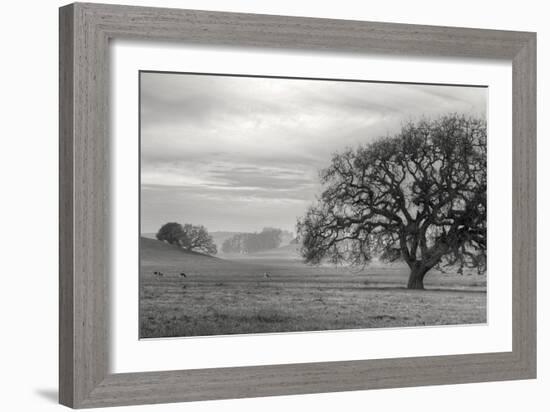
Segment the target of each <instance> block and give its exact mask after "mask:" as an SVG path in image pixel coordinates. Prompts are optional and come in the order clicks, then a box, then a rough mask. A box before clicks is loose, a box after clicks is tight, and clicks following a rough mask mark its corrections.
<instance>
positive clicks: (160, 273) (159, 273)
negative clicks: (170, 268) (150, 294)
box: [155, 272, 164, 276]
mask: <svg viewBox="0 0 550 412" xmlns="http://www.w3.org/2000/svg"><path fill="white" fill-rule="evenodd" d="M155 275H157V276H164V273H162V272H155Z"/></svg>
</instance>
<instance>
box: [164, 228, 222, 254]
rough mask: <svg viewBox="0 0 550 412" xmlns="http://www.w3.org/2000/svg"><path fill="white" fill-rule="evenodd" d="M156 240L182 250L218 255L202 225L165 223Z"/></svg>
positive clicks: (210, 237)
mask: <svg viewBox="0 0 550 412" xmlns="http://www.w3.org/2000/svg"><path fill="white" fill-rule="evenodd" d="M156 237H157V239H158V240H160V241H162V242H167V243H170V244H171V245H176V246H179V247H181V248H182V249H185V250H189V251H195V252H202V253H206V254H209V255H215V254H216V253H218V250H217V248H216V244H215V243H214V240H213V239H212V236H210V235H209V234H208V231H207V230H206V228H205V227H204V226H202V225H192V224H190V223H185V224H184V225H181V224H180V223H177V222H170V223H165V224H164V225H162V227H161V228H160V229H159V231H158V232H157V234H156Z"/></svg>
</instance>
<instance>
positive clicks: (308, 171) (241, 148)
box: [141, 73, 487, 233]
mask: <svg viewBox="0 0 550 412" xmlns="http://www.w3.org/2000/svg"><path fill="white" fill-rule="evenodd" d="M486 92H487V90H486V89H484V88H475V87H452V86H427V85H411V84H380V83H366V82H361V83H357V82H343V81H320V80H295V79H269V78H250V77H229V76H208V75H189V74H168V73H142V74H141V231H142V233H148V232H156V231H157V230H158V228H159V227H160V226H161V225H162V224H163V223H166V222H170V221H176V222H180V223H193V224H202V225H204V226H206V227H207V228H208V230H209V231H219V230H224V231H225V230H226V231H237V232H238V231H242V232H254V231H259V230H261V229H262V228H263V227H265V226H271V227H279V228H282V229H286V230H291V231H295V223H296V219H297V218H298V217H300V216H302V215H303V213H304V211H305V209H306V208H307V206H308V205H310V204H311V203H312V202H313V201H314V199H315V197H316V195H317V194H319V192H320V189H321V188H320V186H319V179H318V171H319V169H321V168H324V167H326V166H328V164H329V161H330V158H331V154H332V153H334V152H336V151H342V150H343V149H344V148H346V147H348V146H352V147H353V146H356V145H357V144H361V143H367V142H369V141H372V139H375V138H377V137H380V136H386V135H388V134H389V135H391V134H392V133H395V132H398V131H399V129H400V128H401V125H402V124H403V123H405V122H407V121H410V120H412V121H414V120H418V119H419V118H421V117H427V118H433V117H437V116H439V115H441V114H447V113H450V112H457V113H461V114H462V113H463V114H467V115H474V116H483V117H484V116H485V113H486V103H487V101H486Z"/></svg>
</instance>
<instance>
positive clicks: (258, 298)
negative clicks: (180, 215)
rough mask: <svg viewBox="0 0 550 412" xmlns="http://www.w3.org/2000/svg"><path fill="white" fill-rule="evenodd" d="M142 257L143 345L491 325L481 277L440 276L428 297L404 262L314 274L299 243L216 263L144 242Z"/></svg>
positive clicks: (432, 279) (429, 281)
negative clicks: (146, 341)
mask: <svg viewBox="0 0 550 412" xmlns="http://www.w3.org/2000/svg"><path fill="white" fill-rule="evenodd" d="M140 250H141V270H140V336H141V337H142V338H156V337H174V336H205V335H226V334H242V333H268V332H290V331H314V330H335V329H356V328H382V327H403V326H420V325H451V324H472V323H485V322H486V277H485V276H479V275H477V274H476V275H468V274H466V275H463V276H460V275H456V274H441V273H439V272H437V271H434V272H433V273H428V275H427V277H426V280H425V287H426V290H424V291H412V290H407V289H405V285H406V280H407V274H408V270H407V268H406V267H404V266H402V265H376V264H373V265H371V266H369V267H367V268H366V269H364V270H361V271H352V270H349V269H346V268H335V267H332V266H323V267H311V266H308V265H305V264H303V263H302V262H301V261H300V260H299V258H298V255H297V254H296V247H295V246H292V245H289V246H285V247H282V248H279V249H277V250H273V251H269V252H265V253H258V254H254V255H234V256H230V255H225V256H223V255H222V256H221V257H211V256H206V255H202V254H199V253H192V252H191V253H190V252H184V251H182V250H181V249H178V248H176V247H174V246H170V245H168V244H164V243H161V242H159V241H157V240H153V239H145V238H142V240H141V249H140ZM154 271H161V272H162V273H163V274H164V276H162V277H159V276H155V275H154V274H153V272H154ZM182 271H183V272H185V273H186V275H187V277H186V278H184V277H182V276H180V275H179V274H180V272H182ZM265 272H268V273H269V274H270V276H271V277H270V278H269V279H266V278H264V277H263V274H264V273H265Z"/></svg>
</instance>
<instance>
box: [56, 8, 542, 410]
mask: <svg viewBox="0 0 550 412" xmlns="http://www.w3.org/2000/svg"><path fill="white" fill-rule="evenodd" d="M535 99H536V35H535V34H534V33H527V32H510V31H497V30H481V29H466V28H451V27H432V26H417V25H403V24H392V23H371V22H359V21H344V20H328V19H313V18H301V17H300V18H299V17H287V16H271V15H254V14H238V13H222V12H210V11H195V10H178V9H159V8H144V7H132V6H116V5H103V4H84V3H75V4H71V5H68V6H65V7H62V8H61V9H60V311H59V313H60V348H59V350H60V374H59V375H60V383H59V386H60V392H59V393H60V402H61V403H62V404H64V405H67V406H70V407H73V408H88V407H103V406H116V405H131V404H145V403H162V402H180V401H194V400H206V399H223V398H242V397H255V396H273V395H289V394H303V393H318V392H330V391H349V390H362V389H373V388H389V387H405V386H421V385H439V384H451V383H466V382H484V381H498V380H511V379H529V378H534V377H535V376H536V290H535V283H536V267H535V254H536V229H535V227H536V225H535V224H536V197H535V196H536V190H535V188H536V185H535V179H536V164H535V160H536V156H535V155H536V152H535V150H536V106H535V105H536V100H535Z"/></svg>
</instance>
